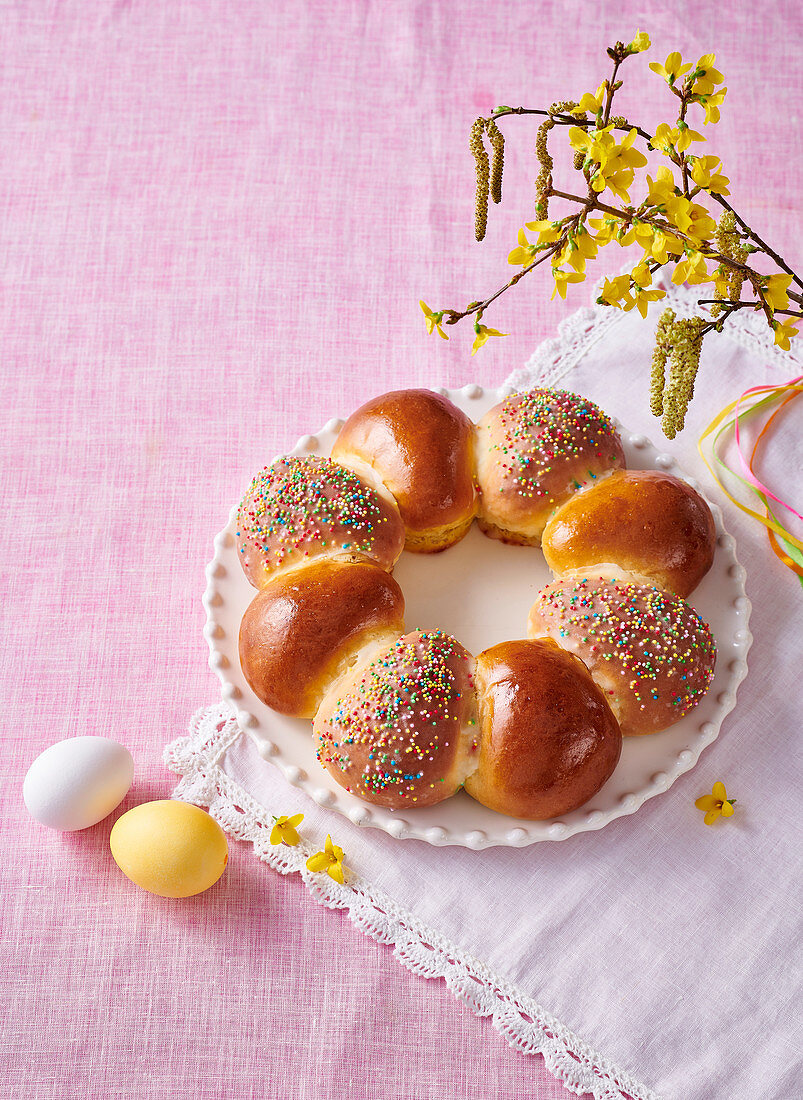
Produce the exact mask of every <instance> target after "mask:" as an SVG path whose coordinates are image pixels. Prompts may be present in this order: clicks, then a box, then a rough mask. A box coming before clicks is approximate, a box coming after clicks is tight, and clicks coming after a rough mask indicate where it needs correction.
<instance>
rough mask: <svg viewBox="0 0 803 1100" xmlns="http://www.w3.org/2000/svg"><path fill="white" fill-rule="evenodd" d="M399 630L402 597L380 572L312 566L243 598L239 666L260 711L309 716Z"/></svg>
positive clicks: (356, 566) (346, 566)
mask: <svg viewBox="0 0 803 1100" xmlns="http://www.w3.org/2000/svg"><path fill="white" fill-rule="evenodd" d="M403 630H404V597H403V595H402V591H401V589H400V588H399V586H398V584H397V583H396V581H395V580H394V579H393V578H392V577H391V576H390V574H388V573H386V572H385V571H384V569H380V568H379V566H377V565H372V564H370V563H368V562H360V563H357V564H351V563H347V562H334V561H315V562H312V563H311V564H310V565H308V566H307V567H306V568H304V569H296V570H293V571H292V572H290V573H286V574H284V575H283V576H280V577H278V578H277V579H276V580H274V581H272V582H271V583H270V584H268V585H267V586H266V587H265V588H263V589H262V590H261V591H260V592H258V593H257V595H256V596H255V597H254V599H253V600H252V601H251V603H250V605H249V607H248V609H247V610H246V612H245V615H244V616H243V620H242V623H241V625H240V665H241V666H242V670H243V674H244V675H245V678H246V680H247V681H248V683H249V685H250V686H251V689H252V690H253V692H254V694H255V695H256V696H257V697H258V698H259V699H261V700H262V702H263V703H265V704H266V705H267V706H269V707H272V708H273V710H278V711H280V712H281V713H282V714H290V715H293V716H295V717H297V718H313V717H314V716H315V712H316V710H317V709H318V706H319V705H320V702H321V700H322V699H323V697H324V695H325V694H326V692H327V691H328V690H329V689H330V688H331V686H332V684H333V683H334V682H335V680H337V679H338V678H339V677H340V676H342V675H343V673H344V672H345V671H346V669H347V668H348V666H349V665H350V664H351V663H352V662H354V661H355V660H356V658H357V656H358V654H359V653H360V652H361V651H362V650H363V649H364V648H365V647H366V646H368V645H372V644H376V643H380V644H381V643H384V644H389V643H390V642H391V641H392V640H393V639H395V638H397V637H398V635H399V634H400V633H401V632H402V631H403Z"/></svg>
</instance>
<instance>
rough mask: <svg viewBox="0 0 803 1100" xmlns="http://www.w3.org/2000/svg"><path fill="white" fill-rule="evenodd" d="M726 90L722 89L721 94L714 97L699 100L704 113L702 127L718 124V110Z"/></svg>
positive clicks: (704, 97) (718, 93) (717, 93)
mask: <svg viewBox="0 0 803 1100" xmlns="http://www.w3.org/2000/svg"><path fill="white" fill-rule="evenodd" d="M727 92H728V89H727V88H723V89H722V91H721V92H716V93H715V94H714V95H709V96H703V97H702V99H701V100H700V102H701V104H702V106H703V110H704V111H705V121H704V123H703V125H704V126H707V125H708V123H709V122H719V108H720V107H721V106H722V103H723V101H724V99H725V96H726V95H727Z"/></svg>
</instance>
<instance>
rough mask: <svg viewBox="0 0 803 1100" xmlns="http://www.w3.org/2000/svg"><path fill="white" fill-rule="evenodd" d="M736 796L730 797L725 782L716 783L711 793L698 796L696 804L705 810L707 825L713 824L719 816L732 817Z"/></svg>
mask: <svg viewBox="0 0 803 1100" xmlns="http://www.w3.org/2000/svg"><path fill="white" fill-rule="evenodd" d="M735 801H736V799H735V798H728V793H727V791H726V790H725V784H724V783H715V784H714V786H713V787H712V788H711V794H704V795H703V797H702V798H698V799H697V801H696V802H695V803H694V805H695V806H696V807H697V809H698V810H705V817H704V818H703V821H705V823H706V825H713V824H714V822H715V821H716V820H717V818H718V817H732V816H733V804H734V802H735Z"/></svg>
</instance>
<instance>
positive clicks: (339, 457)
mask: <svg viewBox="0 0 803 1100" xmlns="http://www.w3.org/2000/svg"><path fill="white" fill-rule="evenodd" d="M473 437H474V425H473V424H472V422H471V421H470V420H469V418H468V417H467V416H466V415H465V413H463V412H461V411H460V409H458V408H457V407H456V406H455V405H453V404H452V402H451V401H449V400H447V398H445V397H442V396H441V395H440V394H437V393H432V392H431V391H430V390H396V391H394V392H393V393H386V394H383V395H382V396H381V397H375V398H373V399H372V400H371V401H368V402H366V404H365V405H363V406H362V407H361V408H359V409H357V411H356V412H355V413H352V415H351V416H350V417H349V418H348V420H347V421H346V423H345V424H344V425H343V428H342V429H341V431H340V434H339V435H338V437H337V439H336V440H335V445H334V447H333V448H332V458H333V459H334V461H335V462H339V463H341V464H342V465H343V466H347V467H348V468H349V469H352V470H354V471H355V472H356V473H357V474H359V475H360V477H363V478H364V479H365V480H366V481H368V482H369V484H372V485H376V484H377V483H381V484H382V485H383V486H384V487H385V488H386V489H387V491H388V492H389V493H391V494H392V495H393V497H394V499H395V501H396V503H397V504H398V506H399V511H400V512H401V517H402V520H403V521H404V526H405V528H406V531H407V539H406V543H405V549H407V550H412V551H415V552H417V553H431V552H434V551H436V550H445V549H446V547H447V546H451V545H452V544H453V543H455V542H458V541H459V540H460V539H461V538H462V537H463V535H465V533H466V532H467V531H468V529H469V527H470V526H471V521H472V520H473V518H474V516H475V514H476V510H477V504H476V492H475V489H474V470H473Z"/></svg>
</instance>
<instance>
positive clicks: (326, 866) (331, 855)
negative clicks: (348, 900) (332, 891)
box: [307, 834, 346, 885]
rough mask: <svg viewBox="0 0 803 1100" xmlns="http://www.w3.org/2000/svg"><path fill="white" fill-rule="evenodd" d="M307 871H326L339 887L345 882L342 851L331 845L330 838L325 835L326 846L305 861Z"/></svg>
mask: <svg viewBox="0 0 803 1100" xmlns="http://www.w3.org/2000/svg"><path fill="white" fill-rule="evenodd" d="M307 869H308V870H310V871H326V873H327V875H329V877H330V878H333V879H334V880H335V882H339V883H340V884H341V885H342V884H343V883H344V882H345V881H346V879H345V875H344V873H343V872H344V871H345V870H346V868H344V866H343V849H342V848H338V846H337V845H336V844H333V843H332V838H331V836H329V834H327V836H326V844H325V845H324V849H323V851H322V852H316V853H315V855H314V856H310V857H309V859H308V860H307Z"/></svg>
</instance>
